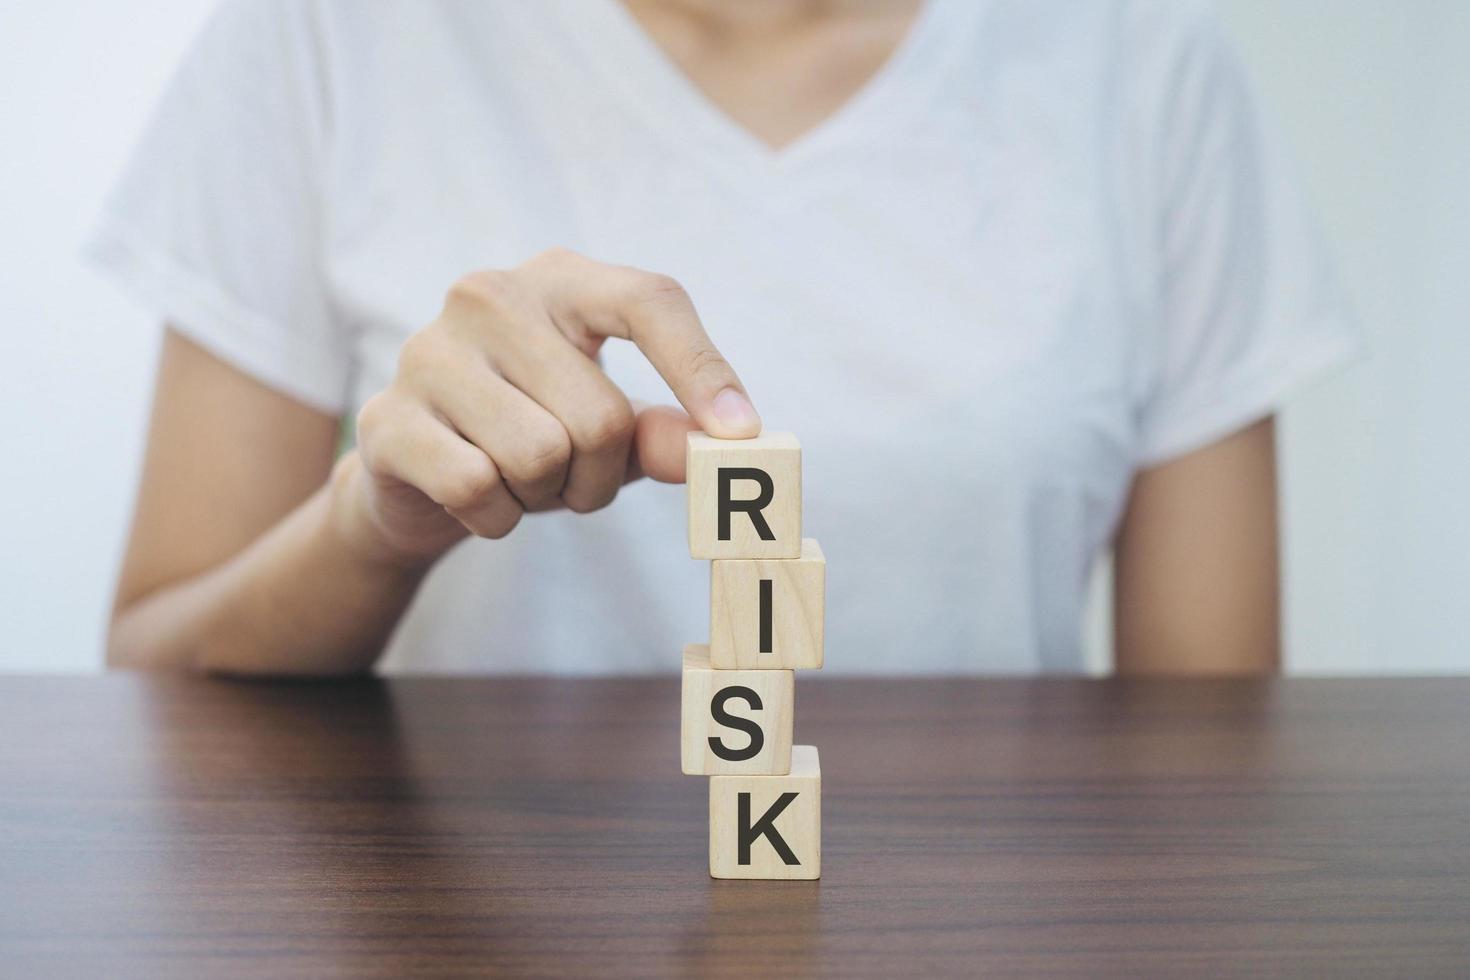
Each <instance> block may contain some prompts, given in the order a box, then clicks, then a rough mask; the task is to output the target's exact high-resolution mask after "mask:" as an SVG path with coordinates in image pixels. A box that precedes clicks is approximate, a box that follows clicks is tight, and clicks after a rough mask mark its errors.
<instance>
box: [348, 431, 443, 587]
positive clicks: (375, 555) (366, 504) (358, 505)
mask: <svg viewBox="0 0 1470 980" xmlns="http://www.w3.org/2000/svg"><path fill="white" fill-rule="evenodd" d="M370 479H371V477H370V476H369V474H368V472H367V470H366V469H365V468H364V467H363V465H362V459H361V457H359V456H358V453H357V450H355V449H354V450H351V451H349V452H348V453H346V454H344V455H343V456H342V458H341V459H339V460H337V464H336V466H334V467H333V468H332V476H331V480H330V481H329V482H328V485H327V488H326V498H327V517H326V524H327V530H328V532H329V533H330V534H331V536H332V537H333V538H334V539H335V541H336V542H337V543H338V545H339V546H340V547H341V548H342V549H343V550H345V551H346V552H347V553H348V554H350V555H351V556H352V558H353V559H354V560H355V561H356V562H358V563H361V564H363V565H365V566H370V567H374V568H378V569H382V570H383V571H387V572H392V573H396V574H403V575H409V576H422V575H423V574H424V573H425V572H427V571H428V570H429V568H430V567H431V566H432V565H433V564H434V562H436V561H438V560H439V557H440V556H441V555H443V554H444V552H445V551H447V550H448V548H447V547H445V548H438V549H434V550H432V551H429V552H425V551H422V550H415V549H410V548H404V547H401V546H398V545H396V544H395V543H394V542H393V540H392V539H391V538H390V537H389V536H388V535H387V534H385V533H384V531H383V528H382V526H381V525H380V524H379V522H378V521H377V520H376V518H375V517H374V515H373V510H372V506H371V498H370V497H369V494H368V490H369V488H368V481H369V480H370Z"/></svg>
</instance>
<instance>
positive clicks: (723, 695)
mask: <svg viewBox="0 0 1470 980" xmlns="http://www.w3.org/2000/svg"><path fill="white" fill-rule="evenodd" d="M795 701H796V679H795V675H794V674H793V673H792V672H791V671H789V670H715V669H713V668H712V667H710V661H709V647H707V646H705V645H704V644H702V643H701V644H692V645H690V646H687V647H685V648H684V698H683V708H682V711H681V720H680V743H681V750H680V757H681V761H682V763H683V768H684V772H685V774H687V775H690V776H707V775H712V774H715V773H753V774H765V775H771V774H782V773H787V772H790V771H791V730H792V727H793V722H794V720H795Z"/></svg>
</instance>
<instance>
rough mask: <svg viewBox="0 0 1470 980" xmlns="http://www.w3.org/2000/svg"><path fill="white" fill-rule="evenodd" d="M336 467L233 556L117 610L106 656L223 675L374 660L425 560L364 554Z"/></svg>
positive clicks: (318, 671) (358, 666) (355, 665)
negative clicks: (344, 509) (350, 529)
mask: <svg viewBox="0 0 1470 980" xmlns="http://www.w3.org/2000/svg"><path fill="white" fill-rule="evenodd" d="M350 476H351V474H344V472H343V469H342V468H339V470H338V472H337V474H336V475H334V477H333V480H332V481H331V482H330V483H329V484H328V485H326V486H324V487H322V489H321V490H319V491H318V492H317V493H315V494H314V495H312V496H311V497H310V498H309V499H308V500H306V501H305V502H304V503H302V504H301V506H299V507H298V508H296V509H295V510H294V511H292V512H291V513H289V514H288V515H287V516H286V517H285V518H283V519H282V520H281V521H280V522H279V523H278V524H276V525H275V526H274V527H273V528H271V529H270V530H269V531H268V532H266V533H265V534H264V535H262V536H261V537H260V538H258V539H257V540H256V541H254V542H253V543H252V544H250V545H249V546H248V547H246V548H245V549H244V550H243V551H241V552H240V553H239V554H237V555H235V556H234V557H233V558H231V559H229V560H228V561H226V562H224V563H223V564H221V565H218V566H216V567H215V568H212V569H210V570H209V571H207V572H204V573H202V574H199V575H197V576H194V577H191V578H189V579H186V580H183V581H180V582H177V583H173V584H170V585H168V586H165V587H163V588H160V589H157V590H155V591H153V592H151V593H150V594H148V595H146V596H144V597H141V598H139V599H137V600H135V601H133V602H132V603H130V604H129V605H127V606H126V607H124V608H122V609H120V610H118V612H117V614H116V615H115V616H114V619H113V624H112V629H111V633H110V636H109V644H108V662H109V664H111V665H114V666H125V667H140V668H185V669H197V670H204V671H210V672H219V673H230V674H280V675H324V674H350V673H358V672H362V671H366V670H368V669H370V668H371V667H372V665H373V663H374V662H375V661H376V660H377V658H378V656H379V654H380V653H381V652H382V649H383V645H384V643H385V642H386V640H387V638H388V635H389V634H390V632H391V631H392V629H393V627H394V625H395V624H396V623H397V621H398V619H399V617H400V616H401V615H402V614H403V611H404V609H405V608H407V606H408V603H409V601H410V600H411V599H412V598H413V595H414V592H415V590H416V589H417V587H418V584H419V582H420V581H421V580H422V578H423V575H424V573H425V572H426V570H427V567H428V565H427V563H418V564H416V565H404V564H401V563H397V562H394V561H391V560H388V559H387V558H386V557H385V556H378V555H373V554H369V553H367V552H365V551H364V550H363V549H362V548H361V547H360V546H357V545H354V544H353V543H352V541H351V538H350V536H349V535H348V534H346V533H344V531H343V523H344V519H343V516H342V514H341V506H340V504H339V503H338V502H337V500H338V498H340V496H341V494H342V493H343V483H344V477H347V478H350Z"/></svg>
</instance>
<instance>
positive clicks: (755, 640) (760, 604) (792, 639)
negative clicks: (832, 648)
mask: <svg viewBox="0 0 1470 980" xmlns="http://www.w3.org/2000/svg"><path fill="white" fill-rule="evenodd" d="M709 569H710V571H709V656H710V665H711V666H712V667H714V668H715V669H717V670H735V669H745V670H790V669H815V668H818V667H821V666H822V620H823V606H824V605H825V600H826V589H827V559H826V558H825V557H824V556H823V555H822V548H821V546H820V545H818V544H817V542H816V539H815V538H803V539H802V542H801V557H800V558H788V559H772V558H726V559H722V560H720V561H712V562H710V566H709Z"/></svg>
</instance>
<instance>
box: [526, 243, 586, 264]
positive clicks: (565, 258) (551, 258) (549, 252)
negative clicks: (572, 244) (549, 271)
mask: <svg viewBox="0 0 1470 980" xmlns="http://www.w3.org/2000/svg"><path fill="white" fill-rule="evenodd" d="M583 261H586V260H585V258H584V257H583V256H582V254H581V253H580V252H576V251H573V250H572V249H570V248H567V247H566V246H565V245H553V246H551V247H550V248H548V249H546V250H545V251H544V252H538V253H537V254H536V255H535V256H533V257H532V259H531V262H530V264H532V265H547V266H563V265H571V264H572V263H574V262H583Z"/></svg>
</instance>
